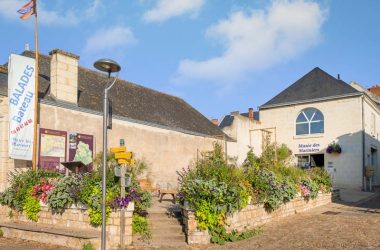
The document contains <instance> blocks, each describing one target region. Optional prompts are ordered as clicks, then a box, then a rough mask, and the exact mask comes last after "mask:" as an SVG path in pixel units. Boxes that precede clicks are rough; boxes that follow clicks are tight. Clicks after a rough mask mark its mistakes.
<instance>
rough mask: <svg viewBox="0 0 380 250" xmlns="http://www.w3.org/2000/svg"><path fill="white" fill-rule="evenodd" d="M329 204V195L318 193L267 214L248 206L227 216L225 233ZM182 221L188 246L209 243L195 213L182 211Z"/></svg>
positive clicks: (262, 207) (245, 229)
mask: <svg viewBox="0 0 380 250" xmlns="http://www.w3.org/2000/svg"><path fill="white" fill-rule="evenodd" d="M330 202H331V193H322V192H320V193H319V195H318V197H317V198H316V199H314V200H305V199H304V198H303V197H302V196H301V194H299V195H298V196H297V197H296V198H294V199H293V200H291V201H289V202H288V203H286V204H282V205H280V207H279V208H278V209H277V210H275V211H273V212H269V211H268V210H267V209H265V207H264V205H263V204H248V205H247V206H246V207H244V208H243V209H242V210H240V211H238V212H235V213H233V214H232V215H229V216H227V218H226V221H225V224H224V225H225V228H226V231H227V232H232V231H234V230H236V231H238V232H244V231H247V230H252V229H254V228H257V227H259V226H261V225H264V224H265V223H268V222H270V221H272V220H273V219H276V218H280V217H286V216H290V215H293V214H296V213H300V212H303V211H306V210H309V209H311V208H314V207H318V206H323V205H326V204H328V203H330ZM183 214H184V216H183V220H184V225H185V233H186V238H187V243H188V244H207V243H209V242H210V239H211V236H210V234H209V232H208V230H201V229H199V227H198V222H197V220H196V216H195V212H194V210H192V209H186V208H184V209H183Z"/></svg>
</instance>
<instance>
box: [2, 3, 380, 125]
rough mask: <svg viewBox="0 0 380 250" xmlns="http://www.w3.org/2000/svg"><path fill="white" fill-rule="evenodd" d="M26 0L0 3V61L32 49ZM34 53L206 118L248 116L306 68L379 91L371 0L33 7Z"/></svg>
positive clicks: (379, 45) (378, 39)
mask: <svg viewBox="0 0 380 250" xmlns="http://www.w3.org/2000/svg"><path fill="white" fill-rule="evenodd" d="M27 2H28V1H27V0H0V30H1V31H2V35H1V36H0V45H1V47H0V63H1V64H3V63H6V62H7V58H8V56H9V54H10V53H21V52H22V51H23V50H24V48H25V44H29V46H30V48H31V49H33V50H34V48H35V47H34V46H35V45H34V23H33V22H34V18H33V17H31V18H29V19H28V20H21V19H20V18H19V16H20V15H19V14H18V13H17V10H18V9H19V8H20V7H21V6H22V5H23V4H25V3H27ZM38 13H39V16H38V21H39V26H38V29H39V50H40V52H41V53H44V54H48V53H49V51H51V50H53V49H55V48H59V49H62V50H65V51H68V52H71V53H74V54H77V55H79V56H80V61H79V64H80V65H82V66H85V67H88V68H93V63H94V62H95V61H96V60H97V59H100V58H111V59H114V60H116V61H117V62H118V63H119V64H120V65H121V67H122V71H121V73H120V74H121V78H123V79H125V80H128V81H131V82H134V83H137V84H140V85H142V86H145V87H148V88H152V89H155V90H158V91H162V92H165V93H168V94H171V95H175V96H178V97H180V98H183V99H184V100H185V101H186V102H188V103H189V104H190V105H192V106H193V107H194V108H196V109H197V110H199V111H200V112H201V113H202V114H204V115H205V116H206V117H207V118H219V119H221V118H222V117H223V116H224V115H226V114H229V113H230V112H232V111H240V112H247V110H248V108H249V107H253V108H254V109H255V110H257V109H258V107H259V106H260V105H262V104H264V103H265V102H267V101H269V100H270V99H271V98H272V97H274V96H275V95H277V94H278V93H279V92H281V91H282V90H284V89H285V88H286V87H288V86H289V85H290V84H292V83H293V82H295V81H296V80H298V79H299V78H301V77H302V76H303V75H305V74H306V73H308V72H309V71H311V70H312V69H313V68H315V67H320V68H321V69H323V70H324V71H326V72H327V73H329V74H331V75H333V76H337V74H340V77H341V79H342V80H344V81H345V82H351V81H356V82H358V83H359V84H361V85H363V86H365V87H370V86H372V85H375V84H380V71H379V69H380V57H379V55H380V15H379V13H380V1H378V0H362V1H358V0H319V1H316V0H315V1H312V0H273V1H270V0H129V1H125V0H81V1H78V0H50V1H48V0H38Z"/></svg>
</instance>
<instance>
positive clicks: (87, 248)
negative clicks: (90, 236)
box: [82, 243, 96, 250]
mask: <svg viewBox="0 0 380 250" xmlns="http://www.w3.org/2000/svg"><path fill="white" fill-rule="evenodd" d="M82 250H96V248H95V247H94V245H92V244H91V243H86V244H84V245H83V247H82Z"/></svg>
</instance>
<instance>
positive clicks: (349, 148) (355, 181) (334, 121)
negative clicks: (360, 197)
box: [260, 97, 362, 189]
mask: <svg viewBox="0 0 380 250" xmlns="http://www.w3.org/2000/svg"><path fill="white" fill-rule="evenodd" d="M361 106H362V105H361V97H352V98H345V99H337V100H330V101H323V102H315V103H310V104H299V105H292V106H286V107H278V108H270V109H262V110H260V121H261V123H262V128H266V127H276V130H277V142H278V144H281V143H285V144H286V145H287V146H288V147H289V148H290V149H291V150H292V152H293V154H302V153H301V152H300V149H299V144H309V143H310V144H319V147H315V148H316V149H318V152H315V153H321V154H322V153H323V154H324V155H325V166H326V167H327V166H328V165H331V166H333V167H334V168H335V170H336V172H335V176H334V177H335V184H336V185H337V186H339V187H347V188H354V189H360V188H361V186H362V139H361V138H362V133H361V130H362V128H361V127H362V126H361V117H362V115H361V114H362V111H361ZM305 108H316V109H319V110H320V111H321V112H322V113H323V115H324V133H323V134H314V135H302V136H297V135H296V131H295V121H296V118H297V116H298V114H299V113H300V112H301V111H302V110H303V109H305ZM333 141H336V142H338V143H339V144H340V145H341V146H342V150H343V152H342V153H341V154H338V155H337V154H327V153H325V151H326V147H327V146H328V144H330V143H332V142H333ZM303 154H305V153H303Z"/></svg>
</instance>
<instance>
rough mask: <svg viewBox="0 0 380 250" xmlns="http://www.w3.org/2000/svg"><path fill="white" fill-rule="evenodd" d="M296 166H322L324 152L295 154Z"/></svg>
mask: <svg viewBox="0 0 380 250" xmlns="http://www.w3.org/2000/svg"><path fill="white" fill-rule="evenodd" d="M296 157H297V166H298V167H300V168H302V169H308V168H314V167H322V168H323V167H324V166H325V155H324V154H311V155H296Z"/></svg>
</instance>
